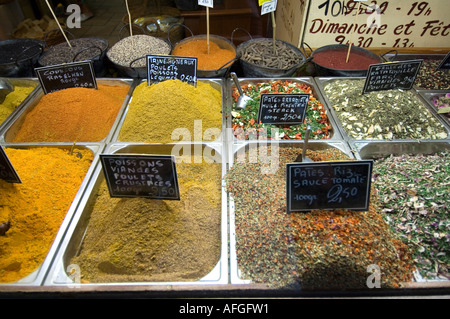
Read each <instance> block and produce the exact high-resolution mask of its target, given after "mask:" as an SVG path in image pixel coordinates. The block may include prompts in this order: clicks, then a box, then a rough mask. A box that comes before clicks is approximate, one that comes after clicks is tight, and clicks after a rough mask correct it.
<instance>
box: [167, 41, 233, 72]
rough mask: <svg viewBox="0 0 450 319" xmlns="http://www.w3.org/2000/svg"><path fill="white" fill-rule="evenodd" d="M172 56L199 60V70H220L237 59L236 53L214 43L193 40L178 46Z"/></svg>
mask: <svg viewBox="0 0 450 319" xmlns="http://www.w3.org/2000/svg"><path fill="white" fill-rule="evenodd" d="M172 55H175V56H186V57H194V58H197V59H198V60H197V68H198V69H199V70H210V71H212V70H218V69H220V68H221V67H227V66H228V65H227V63H228V62H230V63H231V62H232V60H233V59H234V58H235V57H236V52H235V51H231V50H227V49H222V48H221V47H219V46H218V45H217V43H215V42H213V41H209V52H208V44H207V41H206V40H192V41H186V42H184V43H181V44H178V45H176V46H175V48H173V51H172Z"/></svg>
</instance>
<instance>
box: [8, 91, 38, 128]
mask: <svg viewBox="0 0 450 319" xmlns="http://www.w3.org/2000/svg"><path fill="white" fill-rule="evenodd" d="M33 90H34V87H31V86H15V87H14V92H11V93H9V94H8V95H7V96H6V98H5V100H4V101H3V103H2V104H0V124H1V123H3V122H4V121H5V120H6V119H7V118H8V116H9V115H10V114H11V113H12V112H14V110H15V109H16V108H17V107H18V106H19V105H20V103H22V102H23V101H24V100H25V99H26V98H27V97H28V95H30V93H31V92H32V91H33Z"/></svg>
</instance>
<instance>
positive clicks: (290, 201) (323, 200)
mask: <svg viewBox="0 0 450 319" xmlns="http://www.w3.org/2000/svg"><path fill="white" fill-rule="evenodd" d="M372 166H373V161H371V160H368V161H342V162H317V163H291V164H287V165H286V173H287V175H286V198H287V211H288V213H291V212H302V211H310V210H314V209H338V208H340V209H351V210H358V211H366V210H368V208H369V202H370V187H371V177H372Z"/></svg>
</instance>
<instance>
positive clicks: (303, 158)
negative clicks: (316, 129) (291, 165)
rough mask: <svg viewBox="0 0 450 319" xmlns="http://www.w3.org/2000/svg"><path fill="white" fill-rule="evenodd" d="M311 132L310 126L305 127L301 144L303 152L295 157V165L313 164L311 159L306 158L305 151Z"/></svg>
mask: <svg viewBox="0 0 450 319" xmlns="http://www.w3.org/2000/svg"><path fill="white" fill-rule="evenodd" d="M310 131H311V126H309V125H308V126H307V127H306V133H305V141H304V143H303V150H302V153H301V154H300V155H299V156H297V159H296V160H295V161H296V162H297V163H298V162H302V163H312V162H314V161H313V160H312V159H310V158H309V157H307V156H306V149H307V148H308V140H309V132H310Z"/></svg>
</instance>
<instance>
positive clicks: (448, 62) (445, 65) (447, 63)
mask: <svg viewBox="0 0 450 319" xmlns="http://www.w3.org/2000/svg"><path fill="white" fill-rule="evenodd" d="M439 70H450V52H449V53H447V55H446V56H445V58H444V60H442V62H441V63H440V64H439V66H438V67H437V70H436V71H439Z"/></svg>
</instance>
